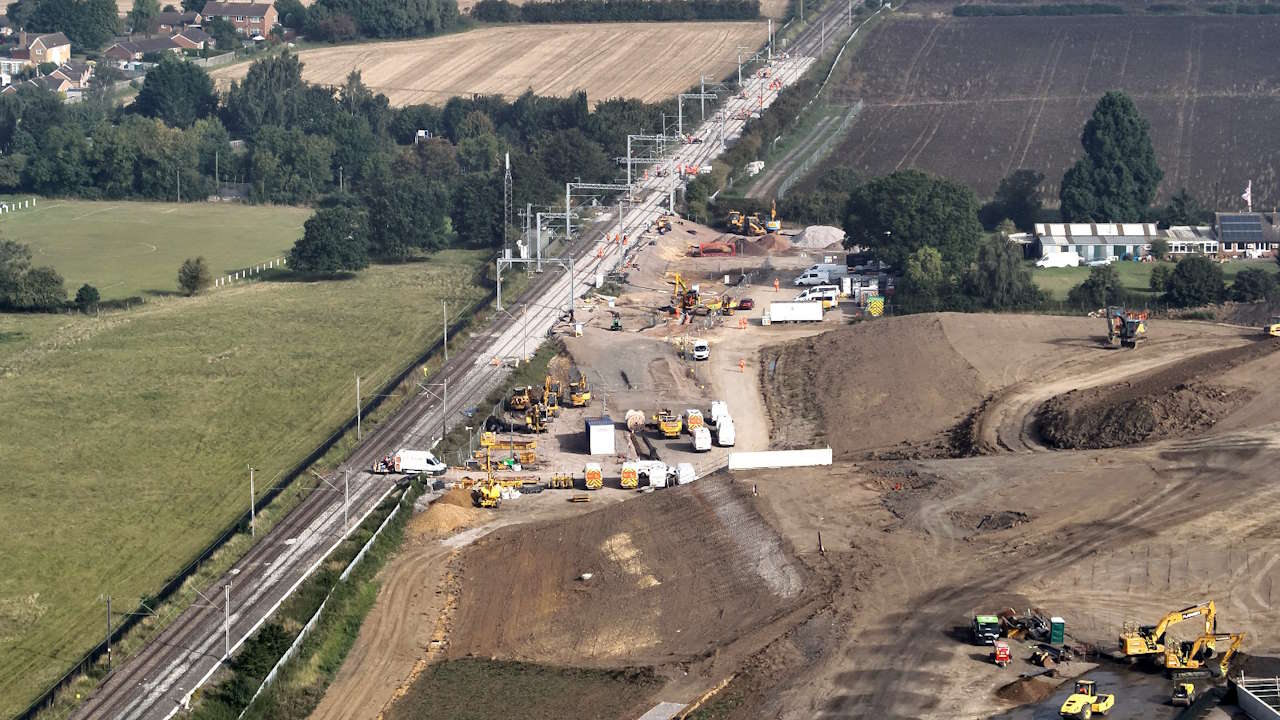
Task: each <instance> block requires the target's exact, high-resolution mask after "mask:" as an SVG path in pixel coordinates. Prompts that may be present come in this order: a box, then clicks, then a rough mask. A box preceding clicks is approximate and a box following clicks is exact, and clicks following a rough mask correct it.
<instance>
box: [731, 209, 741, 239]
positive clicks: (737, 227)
mask: <svg viewBox="0 0 1280 720" xmlns="http://www.w3.org/2000/svg"><path fill="white" fill-rule="evenodd" d="M742 222H743V220H742V213H740V212H738V211H737V210H730V211H729V229H730V230H732V231H734V232H736V233H738V234H739V235H741V234H742Z"/></svg>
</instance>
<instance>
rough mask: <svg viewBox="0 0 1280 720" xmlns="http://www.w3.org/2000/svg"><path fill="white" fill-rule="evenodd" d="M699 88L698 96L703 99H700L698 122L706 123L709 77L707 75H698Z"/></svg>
mask: <svg viewBox="0 0 1280 720" xmlns="http://www.w3.org/2000/svg"><path fill="white" fill-rule="evenodd" d="M698 86H699V89H698V94H699V95H702V97H701V98H699V99H698V106H699V110H698V121H699V122H705V121H706V119H707V98H706V95H707V76H706V75H702V74H699V75H698Z"/></svg>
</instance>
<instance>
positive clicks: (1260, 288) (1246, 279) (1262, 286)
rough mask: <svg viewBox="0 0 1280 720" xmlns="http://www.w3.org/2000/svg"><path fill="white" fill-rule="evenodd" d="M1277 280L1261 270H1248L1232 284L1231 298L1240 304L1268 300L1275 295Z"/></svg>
mask: <svg viewBox="0 0 1280 720" xmlns="http://www.w3.org/2000/svg"><path fill="white" fill-rule="evenodd" d="M1275 291H1276V278H1275V276H1274V275H1272V274H1271V273H1269V272H1267V271H1266V270H1263V269H1261V268H1246V269H1244V270H1241V271H1240V273H1239V274H1238V275H1236V279H1235V282H1233V283H1231V297H1232V299H1234V300H1238V301H1240V302H1255V301H1257V300H1266V299H1267V298H1270V297H1271V296H1272V295H1274V294H1275Z"/></svg>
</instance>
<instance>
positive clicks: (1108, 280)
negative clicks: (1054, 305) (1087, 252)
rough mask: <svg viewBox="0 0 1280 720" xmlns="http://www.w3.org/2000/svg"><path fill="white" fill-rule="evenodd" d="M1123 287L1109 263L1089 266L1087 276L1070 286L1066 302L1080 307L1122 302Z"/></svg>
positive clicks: (1098, 306)
mask: <svg viewBox="0 0 1280 720" xmlns="http://www.w3.org/2000/svg"><path fill="white" fill-rule="evenodd" d="M1124 295H1125V292H1124V287H1123V286H1122V285H1121V284H1120V274H1119V273H1118V272H1116V269H1115V268H1114V267H1112V266H1111V265H1101V266H1099V267H1095V268H1090V270H1089V277H1087V278H1085V280H1084V282H1082V283H1080V284H1079V285H1077V286H1075V287H1073V288H1071V291H1070V292H1068V293H1067V302H1068V303H1070V304H1072V305H1074V306H1076V307H1081V308H1089V309H1092V308H1101V307H1106V306H1108V305H1118V304H1121V303H1123V302H1124Z"/></svg>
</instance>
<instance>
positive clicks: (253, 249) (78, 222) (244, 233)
mask: <svg viewBox="0 0 1280 720" xmlns="http://www.w3.org/2000/svg"><path fill="white" fill-rule="evenodd" d="M310 215H311V211H310V210H307V209H304V208H293V207H273V206H254V205H241V204H239V203H234V204H232V203H227V204H222V205H219V204H214V203H183V204H178V203H144V202H90V201H84V200H55V199H48V200H40V201H38V202H37V204H36V207H35V209H33V210H20V211H18V212H15V213H11V214H6V215H3V216H0V237H3V238H5V239H7V240H16V241H18V242H22V243H26V244H27V245H30V246H31V251H32V255H33V258H32V262H33V263H35V264H36V265H52V266H53V267H54V268H56V269H57V270H58V272H60V273H62V276H63V277H64V278H66V281H67V289H68V291H69V292H70V293H71V294H73V295H74V293H75V291H76V288H79V287H80V285H81V284H83V283H89V284H90V285H93V286H94V287H96V288H98V291H99V292H100V293H102V297H103V299H104V300H105V299H110V298H121V297H129V296H132V295H143V296H147V295H163V294H169V293H173V292H176V291H177V289H178V266H179V265H181V264H182V261H183V260H185V259H186V258H189V257H195V256H197V255H203V256H204V258H205V260H207V261H209V267H210V269H211V270H212V271H213V273H214V275H215V276H217V275H223V274H226V273H228V272H232V271H235V270H240V269H242V268H245V267H247V266H250V265H254V264H257V263H261V262H265V261H267V260H270V259H272V258H277V257H281V256H283V255H284V254H285V253H287V252H288V251H289V248H291V247H293V242H294V241H295V240H297V239H298V238H299V237H301V236H302V223H303V222H305V221H306V219H307V218H308V217H310Z"/></svg>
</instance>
